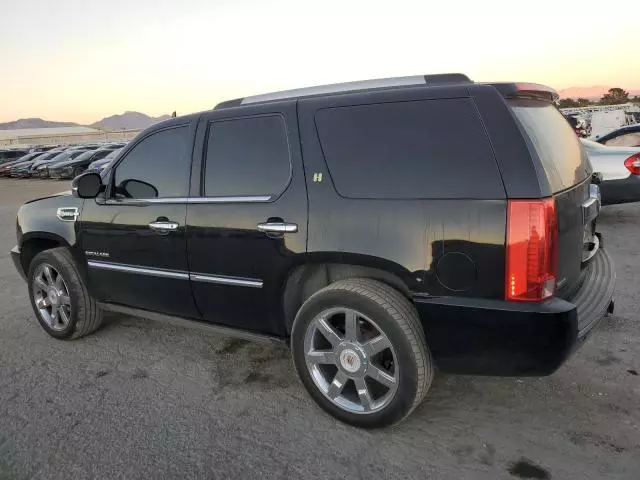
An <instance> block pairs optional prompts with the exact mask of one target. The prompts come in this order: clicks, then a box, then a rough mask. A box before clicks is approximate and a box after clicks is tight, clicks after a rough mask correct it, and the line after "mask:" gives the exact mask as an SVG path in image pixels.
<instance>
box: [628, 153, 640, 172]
mask: <svg viewBox="0 0 640 480" xmlns="http://www.w3.org/2000/svg"><path fill="white" fill-rule="evenodd" d="M624 166H625V167H627V170H629V171H630V172H631V173H632V174H633V175H640V153H636V154H635V155H631V156H630V157H629V158H627V159H626V160H625V161H624Z"/></svg>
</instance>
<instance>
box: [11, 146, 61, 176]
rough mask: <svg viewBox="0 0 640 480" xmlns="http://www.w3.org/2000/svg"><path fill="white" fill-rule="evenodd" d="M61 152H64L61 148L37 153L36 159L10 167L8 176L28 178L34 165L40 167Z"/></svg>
mask: <svg viewBox="0 0 640 480" xmlns="http://www.w3.org/2000/svg"><path fill="white" fill-rule="evenodd" d="M63 150H64V149H63V148H55V149H53V150H49V151H48V152H44V153H41V152H39V153H38V155H37V156H36V157H33V158H32V159H31V160H29V161H28V162H21V163H19V164H17V165H14V166H13V167H11V170H10V175H11V176H12V177H18V178H27V177H30V176H31V174H32V169H33V166H34V165H40V164H41V163H44V162H47V161H49V160H51V159H52V158H54V157H56V156H57V155H58V154H59V153H60V152H61V151H63Z"/></svg>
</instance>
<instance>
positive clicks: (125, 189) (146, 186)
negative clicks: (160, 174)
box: [118, 179, 158, 198]
mask: <svg viewBox="0 0 640 480" xmlns="http://www.w3.org/2000/svg"><path fill="white" fill-rule="evenodd" d="M118 193H121V194H122V195H124V196H125V197H127V198H157V197H158V189H157V188H156V187H154V186H153V185H151V184H150V183H147V182H143V181H142V180H135V179H130V180H125V181H124V182H122V183H121V184H120V185H119V186H118Z"/></svg>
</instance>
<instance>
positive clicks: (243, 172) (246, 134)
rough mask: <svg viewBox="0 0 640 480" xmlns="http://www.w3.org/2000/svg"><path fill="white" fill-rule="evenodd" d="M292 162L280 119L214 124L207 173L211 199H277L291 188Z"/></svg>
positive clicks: (205, 183) (207, 190) (205, 176)
mask: <svg viewBox="0 0 640 480" xmlns="http://www.w3.org/2000/svg"><path fill="white" fill-rule="evenodd" d="M290 177H291V160H290V158H289V143H288V141H287V131H286V128H285V123H284V119H283V118H282V117H281V116H280V115H267V116H260V117H250V118H240V119H233V120H223V121H218V122H213V123H211V125H210V126H209V136H208V139H207V157H206V164H205V173H204V194H205V195H206V196H208V197H238V196H258V195H264V196H271V197H273V196H277V195H279V194H281V193H282V192H283V191H284V190H285V188H286V187H287V185H288V184H289V178H290Z"/></svg>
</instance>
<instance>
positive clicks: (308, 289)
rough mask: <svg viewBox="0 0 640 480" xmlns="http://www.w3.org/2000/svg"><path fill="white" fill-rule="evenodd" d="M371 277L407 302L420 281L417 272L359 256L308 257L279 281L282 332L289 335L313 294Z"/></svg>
mask: <svg viewBox="0 0 640 480" xmlns="http://www.w3.org/2000/svg"><path fill="white" fill-rule="evenodd" d="M348 278H371V279H374V280H378V281H380V282H383V283H385V284H387V285H389V286H390V287H392V288H393V289H395V290H397V291H399V292H400V293H401V294H402V295H404V296H405V297H406V298H407V299H409V300H410V301H411V291H412V290H413V289H414V288H415V286H416V284H418V283H419V282H420V281H421V277H420V275H419V274H417V273H413V272H410V271H409V270H407V269H406V268H404V267H402V266H401V265H398V264H396V263H394V262H391V261H388V260H385V259H381V258H378V257H371V256H367V255H359V254H345V253H334V254H332V253H322V254H310V255H306V256H305V257H304V258H303V261H302V262H299V263H297V264H296V265H294V266H293V267H292V268H291V269H290V270H289V271H288V273H287V275H286V277H285V279H284V282H283V292H282V302H283V303H282V306H283V312H284V322H285V330H286V332H287V334H291V328H292V326H293V321H294V320H295V317H296V314H297V312H298V310H299V309H300V307H301V306H302V304H303V303H304V302H305V301H306V300H307V299H308V298H309V297H310V296H311V295H313V294H314V293H315V292H317V291H318V290H321V289H322V288H324V287H326V286H327V285H330V284H332V283H334V282H337V281H339V280H345V279H348Z"/></svg>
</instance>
